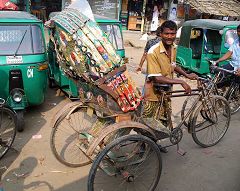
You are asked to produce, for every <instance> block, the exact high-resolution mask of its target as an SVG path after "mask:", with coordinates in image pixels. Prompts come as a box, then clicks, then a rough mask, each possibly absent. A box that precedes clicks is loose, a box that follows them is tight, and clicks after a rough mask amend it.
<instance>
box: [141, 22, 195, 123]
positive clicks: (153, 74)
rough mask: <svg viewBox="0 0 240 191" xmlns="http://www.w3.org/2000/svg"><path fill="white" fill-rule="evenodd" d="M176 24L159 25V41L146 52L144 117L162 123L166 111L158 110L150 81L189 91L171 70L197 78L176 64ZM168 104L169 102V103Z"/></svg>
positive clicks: (184, 83) (156, 96) (188, 87)
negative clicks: (180, 87)
mask: <svg viewBox="0 0 240 191" xmlns="http://www.w3.org/2000/svg"><path fill="white" fill-rule="evenodd" d="M176 32H177V26H176V24H175V22H173V21H170V20H169V21H165V22H164V23H163V24H162V26H161V33H160V37H161V39H162V40H161V41H160V42H159V43H157V44H155V45H154V46H152V47H151V48H150V49H149V51H148V54H147V80H146V82H145V90H144V98H145V104H144V112H143V117H144V118H154V119H156V120H159V121H160V122H161V123H162V124H163V125H165V123H164V119H166V118H165V114H166V111H164V108H163V111H161V112H158V107H159V103H158V102H159V98H158V95H156V93H155V92H154V87H153V86H152V85H147V84H152V83H160V84H169V85H173V84H180V85H181V86H182V87H183V88H184V89H185V91H186V93H191V88H190V86H189V85H188V84H187V83H186V82H185V81H183V80H180V79H174V78H173V72H177V73H179V74H181V75H183V76H185V77H186V78H189V79H192V80H194V79H197V75H196V74H193V73H191V74H187V73H186V72H185V71H184V70H182V69H181V68H180V67H179V66H177V65H176V46H175V44H174V40H175V38H176ZM169 104H170V103H169Z"/></svg>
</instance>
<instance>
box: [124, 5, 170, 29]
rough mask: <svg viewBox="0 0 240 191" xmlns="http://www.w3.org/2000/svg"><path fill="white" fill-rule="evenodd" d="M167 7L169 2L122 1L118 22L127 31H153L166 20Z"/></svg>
mask: <svg viewBox="0 0 240 191" xmlns="http://www.w3.org/2000/svg"><path fill="white" fill-rule="evenodd" d="M169 5H170V3H169V0H122V6H121V14H120V20H121V22H122V24H123V26H124V27H125V28H126V29H128V30H135V31H141V32H143V33H147V32H150V31H154V30H156V27H157V26H160V25H161V23H162V22H163V21H164V20H166V19H167V18H168V9H169ZM153 25H155V26H153Z"/></svg>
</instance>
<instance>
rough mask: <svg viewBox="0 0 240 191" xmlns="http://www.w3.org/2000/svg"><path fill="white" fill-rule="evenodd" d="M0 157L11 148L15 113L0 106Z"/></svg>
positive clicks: (13, 137)
mask: <svg viewBox="0 0 240 191" xmlns="http://www.w3.org/2000/svg"><path fill="white" fill-rule="evenodd" d="M0 124H1V125H0V159H1V158H2V157H3V156H4V155H5V154H6V153H7V151H8V150H9V149H10V148H11V146H12V144H13V141H14V139H15V136H16V115H15V114H14V112H13V111H12V110H10V109H8V108H5V107H3V108H0Z"/></svg>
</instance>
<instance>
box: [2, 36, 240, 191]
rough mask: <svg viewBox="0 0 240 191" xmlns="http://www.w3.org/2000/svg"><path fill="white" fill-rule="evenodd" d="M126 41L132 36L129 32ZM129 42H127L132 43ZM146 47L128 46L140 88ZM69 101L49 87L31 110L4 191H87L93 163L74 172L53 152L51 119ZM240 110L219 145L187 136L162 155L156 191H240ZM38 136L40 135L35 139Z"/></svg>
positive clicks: (177, 103) (9, 161)
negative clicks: (202, 144)
mask: <svg viewBox="0 0 240 191" xmlns="http://www.w3.org/2000/svg"><path fill="white" fill-rule="evenodd" d="M124 35H125V39H128V38H132V36H130V37H129V34H128V33H125V34H124ZM127 44H128V43H127ZM142 52H143V48H134V47H131V46H130V45H129V44H128V45H127V46H126V54H127V57H129V66H128V68H129V71H130V74H131V76H132V78H133V79H134V81H135V82H136V84H137V86H139V87H140V88H141V87H142V85H143V81H144V75H143V74H136V73H135V72H134V70H135V69H136V67H137V65H138V63H139V61H140V58H141V55H142ZM182 101H183V99H182V98H181V99H175V100H174V101H173V111H174V112H173V121H178V120H179V112H180V108H181V104H182ZM68 102H70V100H69V99H67V98H65V96H64V95H63V94H60V93H59V91H58V90H57V89H49V91H48V94H47V98H46V100H45V103H44V104H43V105H41V106H38V107H33V108H29V109H28V111H27V113H26V125H25V126H26V127H25V131H24V132H23V133H18V134H17V137H16V140H15V142H14V145H13V148H14V149H12V150H11V151H10V152H9V153H8V154H7V155H6V156H5V157H4V158H3V159H2V160H1V161H0V174H2V182H3V185H4V190H5V191H22V190H27V191H30V190H34V191H50V190H55V191H86V190H87V189H86V185H87V176H88V172H89V168H90V165H88V166H85V167H81V168H69V167H66V166H64V165H62V164H61V163H59V162H58V161H57V160H56V159H55V158H54V156H53V154H52V153H51V150H50V144H49V140H50V133H51V126H50V124H51V120H52V118H53V116H54V115H55V114H56V112H57V111H58V110H59V109H60V108H62V107H63V106H64V105H65V104H66V103H68ZM239 123H240V112H238V113H237V114H235V115H234V116H232V120H231V125H230V128H229V130H228V132H227V134H226V135H225V137H224V138H223V140H222V141H221V142H220V143H219V144H217V145H216V146H214V147H211V148H207V149H203V148H200V147H199V146H197V145H196V144H195V143H194V142H193V140H192V137H191V135H189V134H188V133H187V132H185V133H184V137H183V140H182V142H181V144H180V145H181V148H183V149H184V150H186V151H187V154H186V155H185V156H180V155H179V154H177V152H176V148H175V147H172V148H170V149H169V152H168V153H167V154H162V158H163V171H162V176H161V179H160V182H159V185H158V187H157V191H188V190H191V191H239V190H240V182H239V177H240V165H239V161H240V150H239V143H240V125H239ZM34 135H35V136H34Z"/></svg>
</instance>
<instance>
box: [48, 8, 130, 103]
mask: <svg viewBox="0 0 240 191" xmlns="http://www.w3.org/2000/svg"><path fill="white" fill-rule="evenodd" d="M57 13H58V12H53V13H51V14H50V15H49V18H50V19H51V18H52V17H54V15H56V14H57ZM94 18H95V20H96V22H97V23H98V24H99V25H100V27H101V29H102V30H103V31H104V32H105V33H106V34H107V36H108V38H109V40H110V41H111V42H112V44H113V47H114V48H115V49H116V50H117V53H118V54H119V55H120V56H121V57H122V58H123V59H124V61H125V63H127V62H128V59H127V58H126V57H125V49H124V45H123V35H122V25H121V22H120V21H118V20H114V19H110V18H107V17H103V16H99V15H94ZM48 57H49V86H50V87H54V85H57V86H58V87H60V88H61V89H62V90H63V91H64V92H65V93H67V95H68V96H69V97H70V98H71V99H75V98H76V99H79V93H78V87H77V83H76V82H74V81H73V80H72V79H70V78H68V77H67V76H66V75H65V74H64V73H63V72H62V70H61V68H60V67H59V64H58V63H57V59H56V53H55V50H54V44H53V42H52V41H51V39H50V40H49V44H48Z"/></svg>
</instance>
